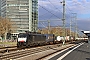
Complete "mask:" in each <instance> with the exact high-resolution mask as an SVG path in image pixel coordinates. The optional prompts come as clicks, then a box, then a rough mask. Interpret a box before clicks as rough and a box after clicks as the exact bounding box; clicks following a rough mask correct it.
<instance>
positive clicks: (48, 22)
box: [48, 20, 50, 34]
mask: <svg viewBox="0 0 90 60" xmlns="http://www.w3.org/2000/svg"><path fill="white" fill-rule="evenodd" d="M48 34H50V20H48Z"/></svg>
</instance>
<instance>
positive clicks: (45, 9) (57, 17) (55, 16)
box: [39, 5, 60, 19]
mask: <svg viewBox="0 0 90 60" xmlns="http://www.w3.org/2000/svg"><path fill="white" fill-rule="evenodd" d="M39 6H40V7H42V6H41V5H39ZM42 8H43V9H45V10H46V11H47V12H49V13H51V14H52V15H54V16H55V17H57V18H59V19H60V17H58V16H56V15H55V14H53V13H52V12H50V11H48V10H47V9H46V8H44V7H42Z"/></svg>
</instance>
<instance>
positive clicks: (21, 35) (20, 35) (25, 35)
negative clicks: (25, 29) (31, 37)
mask: <svg viewBox="0 0 90 60" xmlns="http://www.w3.org/2000/svg"><path fill="white" fill-rule="evenodd" d="M27 36H28V35H27V34H25V33H23V34H19V35H18V37H19V38H21V37H23V38H25V37H27Z"/></svg>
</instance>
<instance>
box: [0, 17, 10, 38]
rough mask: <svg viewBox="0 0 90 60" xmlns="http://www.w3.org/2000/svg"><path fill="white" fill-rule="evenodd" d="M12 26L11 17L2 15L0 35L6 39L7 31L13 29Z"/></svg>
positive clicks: (0, 18)
mask: <svg viewBox="0 0 90 60" xmlns="http://www.w3.org/2000/svg"><path fill="white" fill-rule="evenodd" d="M11 28H12V22H11V21H10V19H7V18H2V17H0V35H1V36H2V37H5V39H6V36H7V33H8V32H10V31H11V30H12V29H11Z"/></svg>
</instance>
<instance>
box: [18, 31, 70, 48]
mask: <svg viewBox="0 0 90 60" xmlns="http://www.w3.org/2000/svg"><path fill="white" fill-rule="evenodd" d="M66 41H71V40H68V39H67V38H66ZM57 42H63V38H62V37H58V39H57V38H56V36H55V35H54V34H40V33H37V32H25V33H19V34H18V38H17V47H18V48H22V47H30V46H39V45H46V44H55V43H57Z"/></svg>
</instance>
